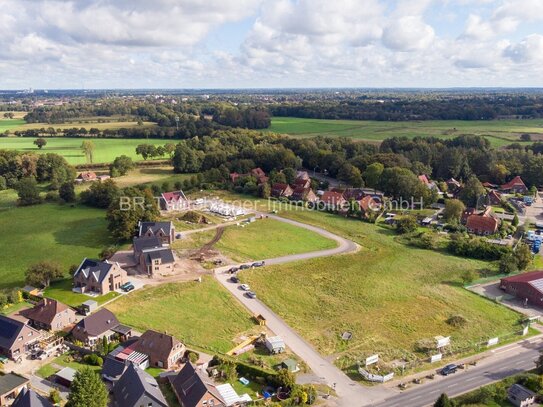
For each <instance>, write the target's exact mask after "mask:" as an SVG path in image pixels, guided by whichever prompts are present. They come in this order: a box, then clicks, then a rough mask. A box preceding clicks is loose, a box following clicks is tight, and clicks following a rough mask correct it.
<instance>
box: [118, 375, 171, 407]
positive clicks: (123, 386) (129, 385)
mask: <svg viewBox="0 0 543 407" xmlns="http://www.w3.org/2000/svg"><path fill="white" fill-rule="evenodd" d="M112 393H113V397H112V398H113V403H112V405H113V406H114V407H142V406H144V407H168V403H167V402H166V399H165V398H164V395H163V394H162V392H161V391H160V388H159V386H158V383H157V381H156V380H155V378H154V377H153V376H151V375H150V374H149V373H147V372H145V371H143V370H142V369H140V368H139V367H137V366H135V365H133V364H130V365H128V367H127V368H126V370H125V372H124V373H123V375H122V376H121V378H120V379H119V380H118V381H117V382H116V383H115V384H114V386H113V392H112Z"/></svg>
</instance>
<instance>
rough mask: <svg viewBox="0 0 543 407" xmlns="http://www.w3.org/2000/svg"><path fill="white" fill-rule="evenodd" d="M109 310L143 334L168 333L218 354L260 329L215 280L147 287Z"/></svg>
mask: <svg viewBox="0 0 543 407" xmlns="http://www.w3.org/2000/svg"><path fill="white" fill-rule="evenodd" d="M107 308H108V309H110V310H111V311H112V312H113V313H115V315H117V317H118V318H119V320H120V321H121V322H123V323H124V324H127V325H130V326H133V327H134V328H136V329H137V330H139V331H145V330H146V329H155V330H157V331H160V332H168V333H169V334H171V335H174V336H175V337H177V338H178V339H179V340H181V341H184V342H185V343H187V344H189V345H192V346H197V347H199V348H204V349H206V350H209V351H215V352H223V353H224V352H227V351H229V350H230V349H231V348H233V347H234V342H233V339H234V338H235V337H236V336H238V335H239V334H241V333H244V332H247V331H249V330H251V329H253V330H254V329H257V327H256V326H255V324H254V323H253V322H252V320H251V316H250V315H249V314H248V313H247V312H246V311H245V309H244V308H242V306H241V305H240V304H239V303H238V302H237V301H236V300H235V299H234V298H232V297H231V296H230V294H229V293H228V292H227V291H226V290H225V289H224V288H223V287H222V286H221V285H220V284H219V283H218V282H217V281H215V280H214V279H213V278H212V277H205V278H203V280H202V282H201V283H198V282H189V283H170V284H164V285H161V286H157V287H146V288H143V289H141V290H138V291H136V292H133V293H131V294H129V295H127V296H124V297H122V298H120V299H118V300H116V301H114V302H113V303H111V304H109V305H108V306H107Z"/></svg>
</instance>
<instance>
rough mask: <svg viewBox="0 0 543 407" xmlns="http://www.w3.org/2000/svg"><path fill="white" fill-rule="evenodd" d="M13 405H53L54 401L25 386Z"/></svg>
mask: <svg viewBox="0 0 543 407" xmlns="http://www.w3.org/2000/svg"><path fill="white" fill-rule="evenodd" d="M11 407H53V403H51V402H50V401H49V400H47V399H46V398H45V397H43V396H41V395H39V394H38V393H36V392H35V391H34V390H32V389H28V388H26V387H23V388H22V390H21V391H20V392H19V395H18V396H17V398H16V399H15V401H14V402H13V404H12V405H11Z"/></svg>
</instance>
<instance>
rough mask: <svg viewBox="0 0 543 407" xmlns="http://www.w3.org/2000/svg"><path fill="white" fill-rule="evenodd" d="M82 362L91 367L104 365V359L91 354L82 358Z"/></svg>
mask: <svg viewBox="0 0 543 407" xmlns="http://www.w3.org/2000/svg"><path fill="white" fill-rule="evenodd" d="M83 361H84V362H85V363H86V364H88V365H92V366H102V365H103V364H104V359H102V358H101V357H100V356H98V355H97V354H96V353H91V354H89V355H85V356H84V357H83Z"/></svg>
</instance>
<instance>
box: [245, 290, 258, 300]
mask: <svg viewBox="0 0 543 407" xmlns="http://www.w3.org/2000/svg"><path fill="white" fill-rule="evenodd" d="M245 295H247V297H249V298H252V299H255V298H256V293H255V292H254V291H247V292H246V293H245Z"/></svg>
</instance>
